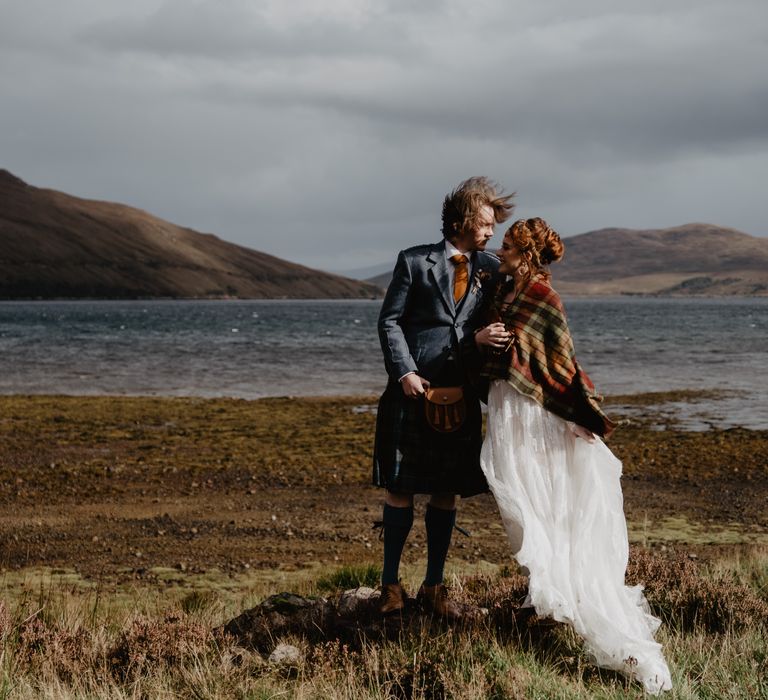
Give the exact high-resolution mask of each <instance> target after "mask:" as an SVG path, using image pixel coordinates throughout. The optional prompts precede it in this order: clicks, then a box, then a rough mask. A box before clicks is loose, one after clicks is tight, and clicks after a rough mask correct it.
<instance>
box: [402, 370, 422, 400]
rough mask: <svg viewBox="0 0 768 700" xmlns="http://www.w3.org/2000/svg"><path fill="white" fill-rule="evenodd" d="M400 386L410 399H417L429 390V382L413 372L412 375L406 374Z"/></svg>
mask: <svg viewBox="0 0 768 700" xmlns="http://www.w3.org/2000/svg"><path fill="white" fill-rule="evenodd" d="M400 385H401V386H402V387H403V393H404V394H405V395H406V396H407V397H408V398H409V399H417V398H419V396H421V395H422V394H423V393H424V392H425V391H426V390H427V389H429V382H428V381H427V380H426V379H424V377H420V376H419V375H418V374H416V373H415V372H412V373H411V374H406V375H405V376H404V377H403V378H402V379H401V380H400Z"/></svg>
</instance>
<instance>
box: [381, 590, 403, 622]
mask: <svg viewBox="0 0 768 700" xmlns="http://www.w3.org/2000/svg"><path fill="white" fill-rule="evenodd" d="M407 599H408V596H407V595H406V593H405V591H404V590H403V587H402V586H401V585H400V584H399V583H384V584H382V586H381V598H379V612H380V613H381V614H382V615H392V614H394V613H400V612H402V611H403V609H404V608H405V601H406V600H407Z"/></svg>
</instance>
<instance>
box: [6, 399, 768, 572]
mask: <svg viewBox="0 0 768 700" xmlns="http://www.w3.org/2000/svg"><path fill="white" fill-rule="evenodd" d="M695 395H696V392H683V393H682V394H681V393H680V392H668V395H667V396H666V399H668V400H670V401H680V400H690V399H691V398H692V397H695ZM659 401H660V397H659V395H657V394H650V395H636V396H634V397H631V402H633V403H634V405H635V406H637V405H640V406H642V405H643V404H644V403H645V404H647V405H648V406H653V405H657V404H658V403H659ZM610 403H611V402H609V404H610ZM617 403H618V404H619V405H626V404H627V403H629V401H628V400H627V397H617ZM373 404H375V399H374V398H373V397H332V398H325V397H324V398H275V399H261V400H257V401H244V400H235V399H197V398H154V397H153V398H142V397H66V396H4V397H0V568H1V569H3V570H5V571H12V570H20V569H21V570H23V569H27V568H35V567H37V568H39V567H48V568H52V569H56V568H59V569H62V570H72V571H75V572H77V573H78V574H79V575H82V576H85V577H107V578H114V579H115V580H118V579H126V578H128V579H134V580H135V579H142V580H146V581H149V582H151V581H160V582H162V581H166V580H177V579H178V578H179V577H185V576H193V575H201V574H203V573H205V572H207V571H213V570H215V571H219V572H223V573H225V574H228V575H250V574H253V573H255V572H260V573H261V574H263V575H264V576H267V577H268V576H270V575H275V576H277V574H278V573H279V572H289V571H298V570H301V569H307V568H311V567H323V566H328V565H334V564H345V563H359V562H361V561H362V562H365V561H370V562H376V561H378V557H379V554H380V552H379V549H380V543H379V542H378V540H377V538H376V535H375V533H374V532H373V531H372V530H371V525H372V522H373V521H374V520H375V519H377V517H378V514H379V509H380V501H381V493H380V492H379V491H378V490H377V489H374V488H373V487H371V486H370V485H369V475H370V453H371V448H372V441H373V428H374V420H375V417H374V415H373V414H372V413H371V412H370V411H366V410H361V407H364V406H370V405H373ZM610 446H611V448H612V449H613V450H614V451H615V452H616V454H617V455H618V456H619V457H620V458H621V459H622V461H623V463H624V479H623V484H624V496H625V510H626V513H627V519H628V523H629V528H630V535H631V539H632V540H633V541H635V542H637V543H640V544H644V545H647V546H650V547H660V548H666V547H679V546H684V547H685V548H686V549H687V550H689V551H691V552H698V554H697V555H706V553H707V552H708V551H715V550H720V549H722V548H723V547H726V548H729V547H738V546H742V545H744V546H746V545H753V544H761V543H765V542H768V512H766V503H768V431H760V430H744V429H739V428H735V429H730V430H707V431H702V432H685V431H681V430H676V429H674V428H673V427H669V426H667V427H666V428H665V429H662V430H659V429H658V426H654V425H653V424H652V415H647V416H645V417H643V416H642V415H641V416H640V417H639V418H638V417H637V415H635V417H634V418H633V420H632V422H631V423H630V425H628V426H626V427H623V428H621V429H620V430H618V431H617V432H616V434H615V437H614V438H613V439H612V440H611V442H610ZM417 506H418V507H423V504H421V503H419V504H417ZM459 524H460V525H461V526H462V527H463V528H464V529H467V530H469V531H470V532H471V537H469V538H466V537H463V536H460V535H457V537H456V539H455V540H454V543H453V550H452V553H451V562H452V564H451V565H452V566H453V567H454V568H455V569H457V570H478V568H482V567H483V566H485V565H488V564H492V565H499V566H502V565H505V564H508V563H509V562H510V561H511V556H510V554H511V553H510V551H509V548H508V546H507V544H506V538H505V537H504V533H503V529H502V526H501V523H500V522H499V518H498V514H497V512H496V508H495V504H494V503H493V500H492V499H491V497H490V496H489V495H485V496H479V497H476V498H472V499H469V500H467V501H466V502H464V503H463V504H462V505H461V509H460V514H459ZM421 530H423V528H420V527H418V526H417V527H415V528H414V532H413V536H412V538H411V540H410V541H409V545H410V548H409V551H408V552H406V557H405V559H406V564H407V565H409V564H410V565H414V566H418V565H419V562H420V561H421V560H423V558H424V555H425V550H424V547H425V538H424V534H423V532H422V531H421Z"/></svg>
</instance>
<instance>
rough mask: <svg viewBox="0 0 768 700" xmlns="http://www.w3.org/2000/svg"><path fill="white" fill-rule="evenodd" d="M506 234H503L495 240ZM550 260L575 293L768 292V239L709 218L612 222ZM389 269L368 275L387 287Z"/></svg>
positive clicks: (563, 287) (568, 240) (567, 290)
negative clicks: (637, 224) (631, 224)
mask: <svg viewBox="0 0 768 700" xmlns="http://www.w3.org/2000/svg"><path fill="white" fill-rule="evenodd" d="M499 241H500V237H497V239H496V243H498V242H499ZM563 243H564V244H565V255H564V257H563V259H562V260H561V261H560V262H557V263H555V264H554V265H552V269H551V272H552V279H553V283H554V284H555V286H556V288H557V289H558V290H559V291H560V292H562V293H564V294H572V295H614V294H638V295H642V294H646V295H659V296H766V295H768V239H766V238H760V237H757V236H752V235H750V234H748V233H744V232H743V231H738V230H737V229H734V228H728V227H725V226H716V225H714V224H707V223H689V224H683V225H680V226H673V227H669V228H664V229H629V228H619V227H607V228H602V229H597V230H595V231H587V232H585V233H581V234H577V235H574V236H568V237H564V238H563ZM390 276H391V272H386V273H383V274H381V275H376V276H374V277H370V278H368V280H367V281H369V282H372V283H373V284H378V285H379V286H382V287H386V286H387V284H389V279H390Z"/></svg>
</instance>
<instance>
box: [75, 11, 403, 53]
mask: <svg viewBox="0 0 768 700" xmlns="http://www.w3.org/2000/svg"><path fill="white" fill-rule="evenodd" d="M376 20H377V21H375V22H374V21H367V22H365V23H363V24H362V25H361V26H353V25H350V24H345V23H343V22H341V21H338V20H336V21H334V19H333V18H307V19H305V20H302V21H299V22H293V23H290V24H283V25H276V24H275V23H274V22H272V21H270V18H269V17H268V16H267V14H266V13H264V12H263V11H260V7H259V4H258V3H253V2H246V1H245V0H225V1H224V2H222V1H221V0H219V1H217V2H215V1H214V0H205V1H204V2H198V3H189V2H185V1H183V0H169V1H168V2H165V3H163V4H162V5H161V6H160V8H159V9H157V10H156V11H155V12H152V13H149V14H147V15H144V16H142V17H138V18H120V19H112V20H107V21H103V22H99V23H97V24H93V25H91V26H89V27H87V28H85V29H83V30H82V31H80V32H79V35H78V36H79V38H81V39H82V40H84V41H86V42H88V43H90V44H92V45H94V46H98V47H100V48H102V49H105V50H108V51H132V52H146V53H150V54H155V55H157V56H164V57H169V56H174V55H179V56H186V57H190V58H200V59H202V58H207V59H215V60H216V59H218V60H228V59H233V58H270V57H271V58H278V59H281V60H291V61H293V60H295V59H300V58H303V57H307V56H309V57H328V56H359V55H385V56H392V57H403V56H406V55H411V54H413V53H414V52H415V51H416V47H415V45H414V44H413V43H412V42H411V41H410V40H409V36H408V32H407V27H404V26H402V25H400V24H399V23H398V22H397V20H396V18H390V17H379V18H376Z"/></svg>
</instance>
